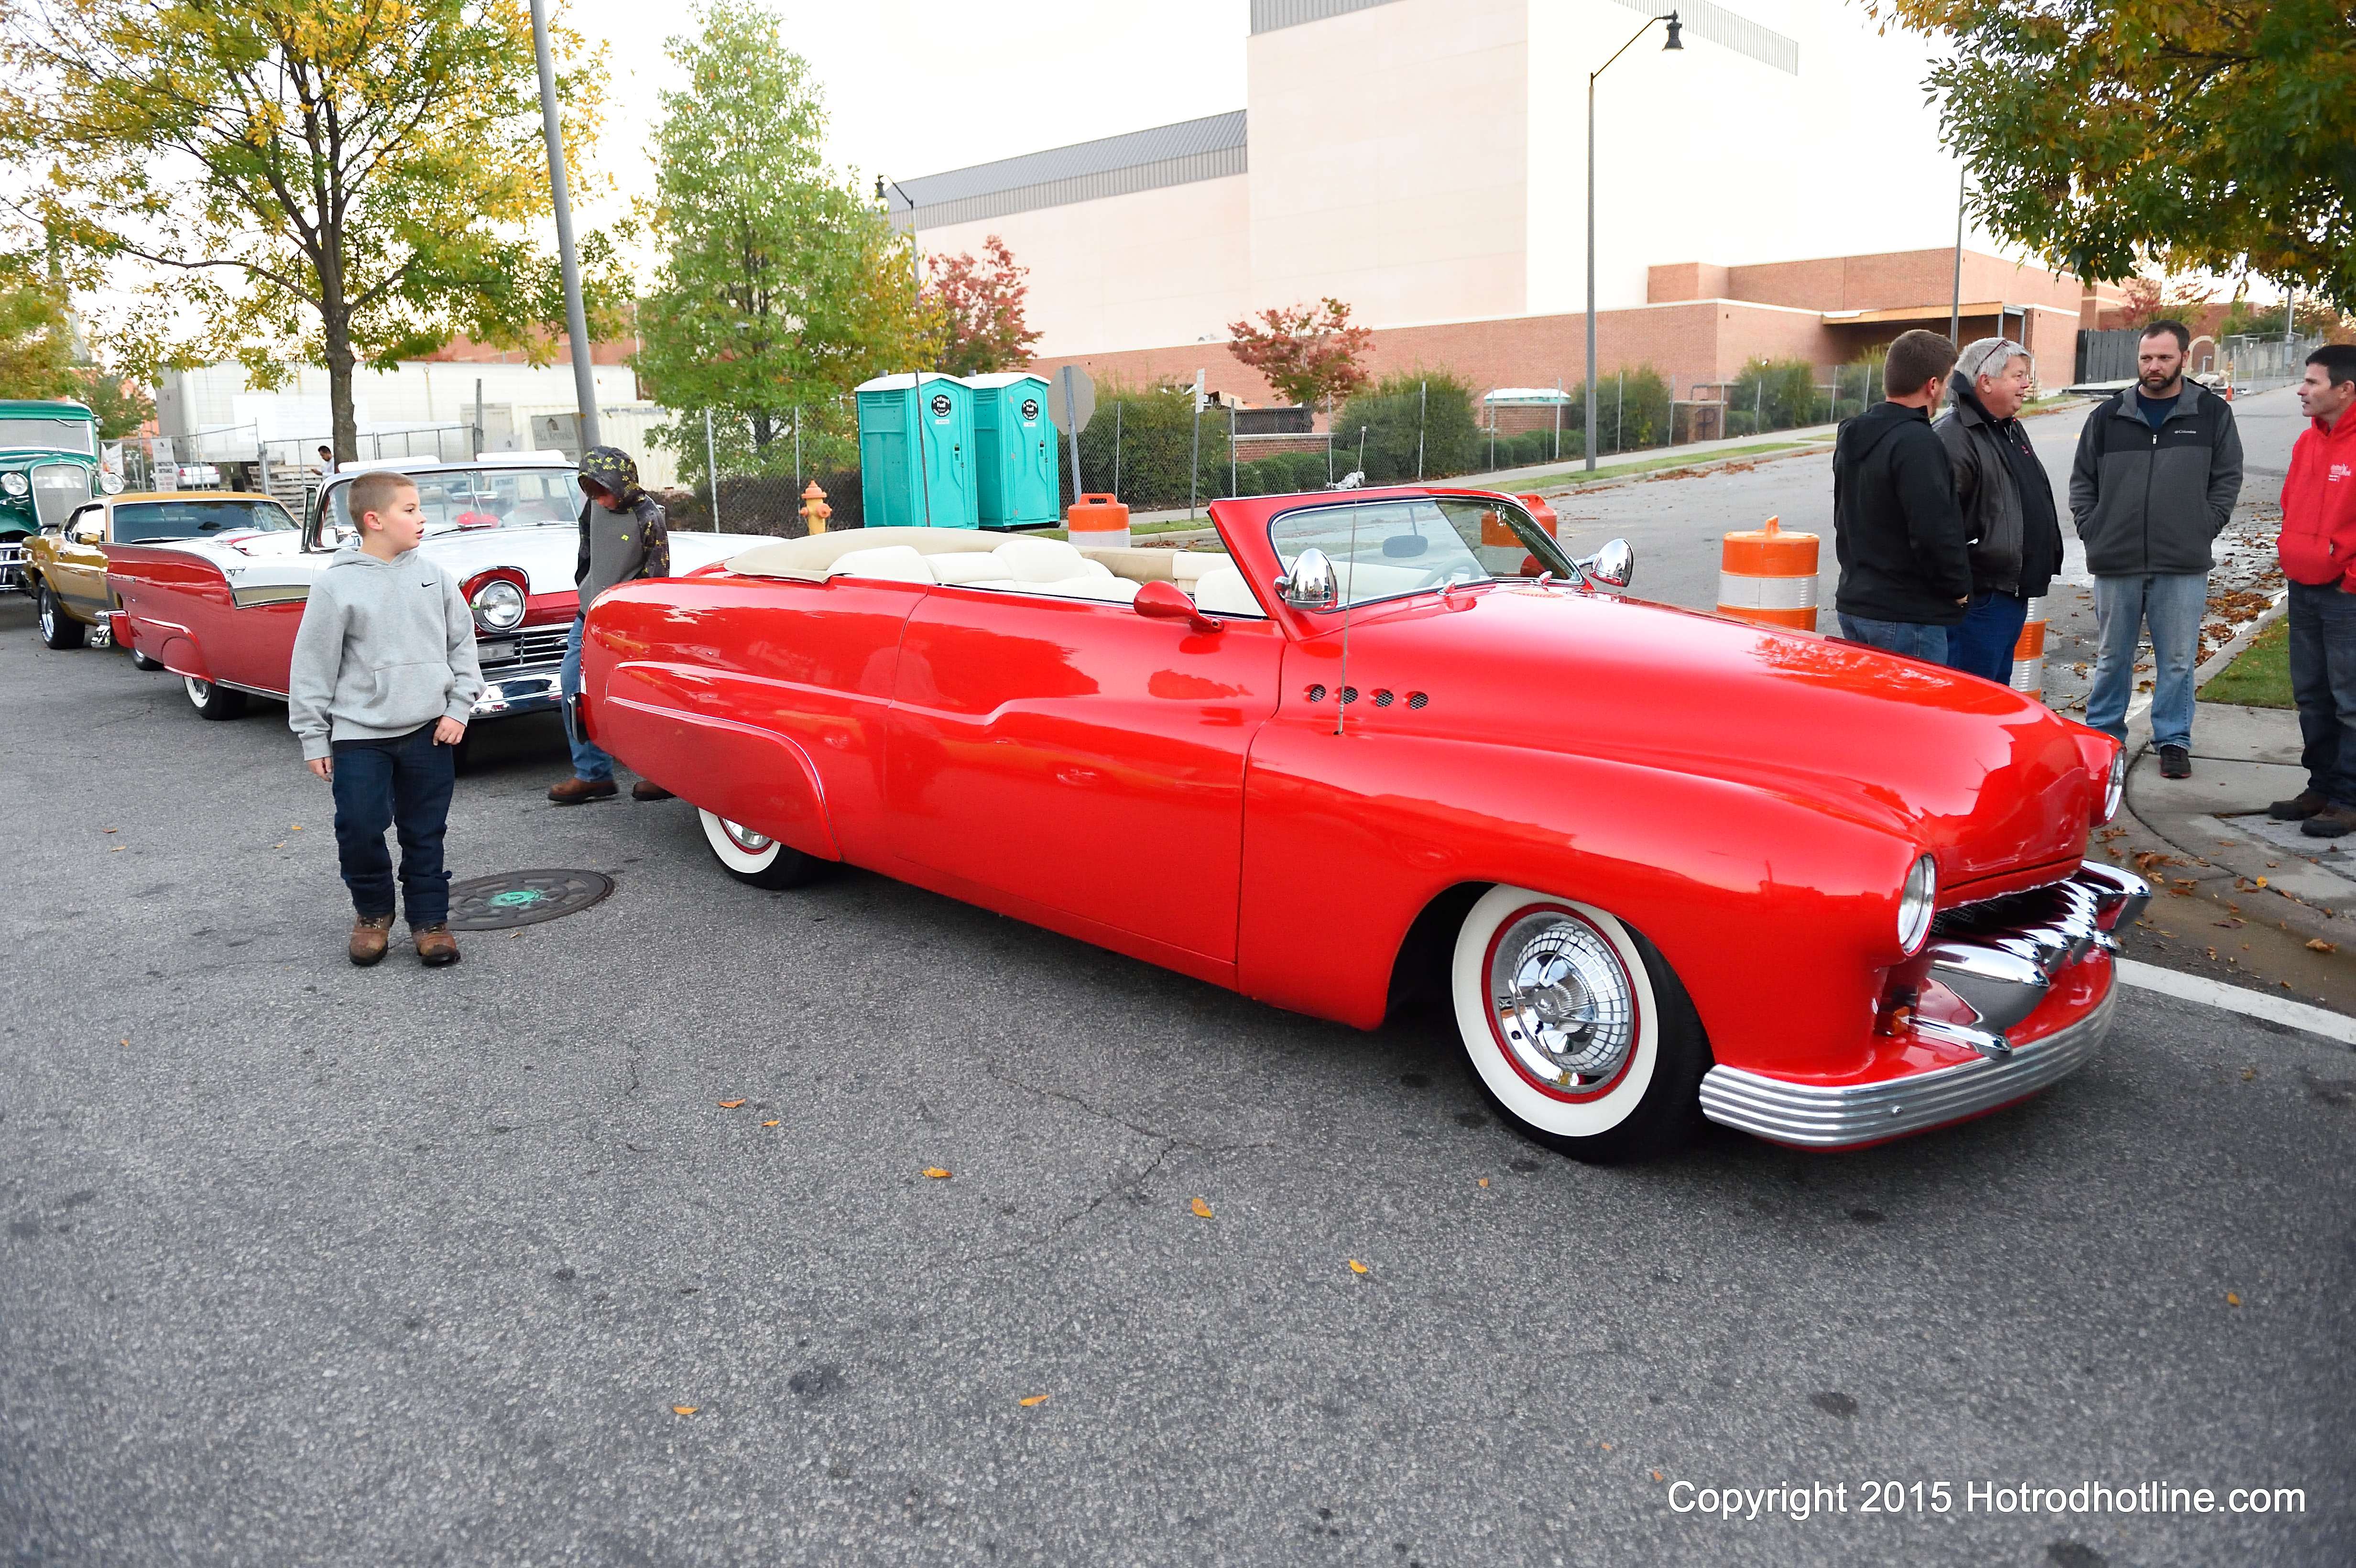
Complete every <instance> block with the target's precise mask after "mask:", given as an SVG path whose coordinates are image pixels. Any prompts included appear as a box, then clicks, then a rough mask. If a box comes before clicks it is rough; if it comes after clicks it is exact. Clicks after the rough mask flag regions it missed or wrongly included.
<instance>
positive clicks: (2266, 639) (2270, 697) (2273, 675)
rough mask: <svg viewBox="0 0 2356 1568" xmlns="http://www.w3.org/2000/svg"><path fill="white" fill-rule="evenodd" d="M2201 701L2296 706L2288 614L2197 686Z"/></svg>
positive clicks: (2241, 704)
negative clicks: (2291, 681) (2291, 676)
mask: <svg viewBox="0 0 2356 1568" xmlns="http://www.w3.org/2000/svg"><path fill="white" fill-rule="evenodd" d="M2201 701H2203V702H2232V703H2237V704H2239V705H2240V706H2242V707H2244V708H2296V707H2297V706H2298V705H2297V703H2295V702H2293V701H2292V700H2291V697H2290V617H2288V616H2287V615H2286V616H2284V617H2283V618H2282V619H2281V620H2278V621H2276V623H2275V624H2273V625H2271V626H2268V627H2267V628H2266V629H2265V631H2263V632H2260V633H2259V634H2258V635H2257V637H2256V638H2255V639H2254V641H2253V642H2252V643H2251V644H2250V645H2249V646H2248V647H2246V648H2244V649H2243V650H2242V651H2241V652H2240V653H2238V654H2236V655H2234V656H2233V663H2232V664H2229V665H2227V666H2226V667H2224V668H2223V669H2221V670H2219V671H2218V672H2217V673H2216V674H2215V675H2213V676H2211V677H2210V679H2209V683H2208V684H2207V685H2206V686H2203V687H2202V688H2201Z"/></svg>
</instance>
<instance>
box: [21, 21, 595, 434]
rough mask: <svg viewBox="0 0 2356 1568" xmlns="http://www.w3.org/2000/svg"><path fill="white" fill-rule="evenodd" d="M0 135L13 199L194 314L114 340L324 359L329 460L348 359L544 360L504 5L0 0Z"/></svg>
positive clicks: (539, 273) (527, 77)
mask: <svg viewBox="0 0 2356 1568" xmlns="http://www.w3.org/2000/svg"><path fill="white" fill-rule="evenodd" d="M579 86H580V79H579V77H578V76H577V75H571V76H568V77H567V78H566V79H565V80H564V82H563V91H564V95H565V98H566V101H567V102H568V103H569V104H570V105H571V108H570V112H569V114H568V120H567V135H566V143H567V145H568V147H569V148H573V149H577V148H580V147H582V146H584V145H585V144H587V142H588V140H589V137H590V135H591V133H592V132H593V128H594V115H593V113H592V110H593V105H592V103H591V102H590V101H588V100H587V98H586V96H585V95H584V94H582V93H581V92H579V91H578V88H579ZM0 155H5V156H7V157H8V158H9V160H10V161H11V162H13V163H14V164H15V165H16V166H17V168H18V169H19V170H20V171H23V172H24V173H26V174H27V175H29V176H33V178H31V179H30V180H27V181H24V182H19V188H25V189H27V191H28V194H27V195H26V196H25V197H21V198H16V199H17V202H18V206H19V211H20V213H21V215H22V216H23V217H25V218H27V219H34V220H37V221H39V222H42V223H45V224H46V225H47V226H48V229H49V230H50V232H51V233H52V234H54V235H56V236H59V237H60V238H61V239H62V240H65V241H67V242H68V243H70V244H73V245H75V246H78V247H79V248H80V250H81V251H84V252H85V253H87V254H91V255H94V256H96V257H99V258H102V259H105V260H108V261H116V262H125V261H127V262H130V263H133V264H134V265H140V266H143V267H144V268H145V270H146V271H147V273H148V276H149V278H150V280H151V282H150V285H149V286H150V289H151V292H152V293H155V295H156V296H157V298H158V299H159V301H160V303H161V304H164V306H165V307H166V310H165V313H164V315H165V319H166V320H167V321H173V322H176V323H179V324H182V325H186V326H187V327H189V328H191V329H192V330H191V331H190V332H189V333H188V335H187V336H185V337H183V338H182V339H181V340H180V341H178V342H177V343H174V344H165V343H158V342H155V341H153V340H152V339H151V340H147V341H145V342H142V343H140V344H139V345H137V346H136V347H137V348H138V349H139V351H140V352H139V354H138V356H137V357H139V358H141V359H144V360H145V361H147V362H148V364H149V365H153V364H155V363H161V362H166V361H169V362H177V363H188V362H192V361H193V362H202V361H204V360H208V359H212V358H225V357H234V358H236V359H238V360H240V361H241V362H242V363H243V364H244V365H245V366H246V368H247V369H248V371H249V372H250V373H251V374H252V375H253V376H254V377H255V379H256V380H257V381H259V382H260V383H262V384H263V385H268V384H271V383H272V382H273V381H274V380H276V379H280V378H282V377H283V376H284V373H285V367H286V365H287V364H288V363H289V362H290V361H297V360H299V361H307V362H310V363H316V364H319V365H323V366H325V367H326V368H327V379H328V389H329V398H330V402H331V409H332V413H333V417H334V427H335V446H336V452H337V455H338V456H339V457H344V458H349V457H351V456H353V455H354V454H355V446H356V433H357V432H356V428H355V421H354V418H353V411H352V374H353V370H354V368H355V367H356V366H358V365H359V364H362V363H367V364H371V365H389V364H391V363H392V362H394V361H395V360H398V359H402V358H408V357H416V356H418V355H420V354H423V353H426V352H429V351H431V350H432V349H434V348H436V347H440V346H441V345H442V344H444V343H446V342H447V341H449V339H450V338H451V337H452V336H455V335H456V334H459V333H465V334H466V335H467V336H470V337H474V338H476V339H477V340H480V341H485V342H489V343H494V344H499V345H502V346H509V347H525V348H527V349H530V350H531V351H532V352H534V353H535V354H538V355H545V354H546V353H547V352H548V347H547V346H548V342H549V338H548V335H547V334H546V333H545V332H544V331H542V330H540V328H541V324H543V323H547V322H551V321H558V320H561V319H562V304H561V301H560V295H559V284H558V281H557V278H556V274H555V271H554V268H553V265H552V263H551V262H550V261H549V260H548V258H547V256H546V253H545V251H544V250H543V248H542V247H541V246H540V245H538V244H536V243H535V242H534V237H535V228H536V224H537V221H538V220H539V219H541V217H542V215H544V214H545V213H547V212H548V210H549V196H548V164H547V156H546V153H545V151H544V150H543V147H542V144H541V139H540V116H539V103H538V76H537V67H536V61H535V58H534V52H533V48H532V37H531V23H530V15H529V13H528V12H527V11H526V9H525V6H524V5H523V4H522V3H521V0H372V3H368V4H358V3H338V0H0ZM602 255H603V252H602V251H592V252H591V260H592V261H593V262H594V261H597V260H598V259H600V257H601V256H602Z"/></svg>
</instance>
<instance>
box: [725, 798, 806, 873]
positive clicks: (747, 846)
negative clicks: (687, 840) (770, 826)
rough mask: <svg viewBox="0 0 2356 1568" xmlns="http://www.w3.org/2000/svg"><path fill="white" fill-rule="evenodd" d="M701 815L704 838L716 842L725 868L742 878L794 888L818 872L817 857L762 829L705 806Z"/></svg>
mask: <svg viewBox="0 0 2356 1568" xmlns="http://www.w3.org/2000/svg"><path fill="white" fill-rule="evenodd" d="M697 815H698V816H701V818H702V819H703V837H704V842H706V843H708V844H710V845H711V846H712V854H713V855H715V856H717V857H718V858H719V860H720V864H721V866H722V867H723V869H725V870H726V871H727V873H728V874H729V875H730V876H732V877H734V878H735V879H736V880H738V881H740V882H750V883H751V884H752V885H753V886H755V887H756V888H790V887H795V886H798V884H800V883H803V882H806V881H809V880H810V878H811V877H812V876H814V875H815V874H816V873H817V870H818V863H817V862H816V861H815V860H813V859H810V858H809V856H808V855H805V854H803V853H802V852H801V851H800V850H798V849H790V848H787V847H786V846H785V845H783V844H780V843H778V842H777V841H776V839H774V838H772V837H769V836H768V835H767V834H766V833H763V832H760V831H759V830H758V829H755V828H751V827H745V826H744V825H743V824H742V823H737V822H731V821H729V820H728V819H727V818H726V817H724V816H720V815H718V814H717V813H715V812H710V811H703V810H701V808H699V809H698V811H697Z"/></svg>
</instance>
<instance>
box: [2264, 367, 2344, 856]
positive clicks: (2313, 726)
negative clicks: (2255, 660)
mask: <svg viewBox="0 0 2356 1568" xmlns="http://www.w3.org/2000/svg"><path fill="white" fill-rule="evenodd" d="M2298 406H2299V407H2300V408H2301V409H2303V410H2305V411H2307V416H2308V419H2309V420H2311V421H2314V422H2313V423H2312V424H2310V425H2308V428H2307V429H2306V430H2305V431H2304V432H2301V433H2300V435H2299V438H2298V443H2297V445H2295V446H2293V447H2292V448H2291V449H2290V475H2289V476H2288V477H2287V478H2286V479H2284V481H2283V492H2282V513H2283V518H2282V535H2281V537H2280V538H2279V539H2276V541H2275V549H2276V552H2277V553H2278V554H2279V555H2280V556H2281V558H2282V569H2283V575H2284V576H2285V577H2287V578H2289V579H2290V690H2291V697H2292V699H2293V700H2294V701H2296V702H2297V704H2298V728H2299V733H2300V735H2301V736H2302V737H2304V738H2305V740H2306V741H2307V751H2306V752H2305V754H2304V755H2303V756H2301V758H2300V759H2299V760H2300V761H2301V762H2303V763H2306V764H2307V789H2306V790H2305V792H2304V793H2302V794H2301V795H2298V796H2297V798H2295V799H2292V800H2278V801H2276V802H2275V803H2274V805H2271V806H2269V807H2268V808H2267V815H2268V816H2273V817H2275V818H2276V820H2278V821H2282V822H2297V823H2298V824H2299V825H2300V826H2299V831H2300V832H2301V833H2304V834H2306V835H2307V836H2308V837H2311V838H2337V837H2340V835H2342V834H2344V833H2348V832H2351V831H2356V419H2351V418H2350V417H2349V410H2350V409H2351V408H2356V344H2348V343H2332V344H2327V345H2325V346H2324V347H2321V348H2319V349H2317V350H2316V351H2315V352H2314V353H2312V354H2310V355H2308V357H2307V377H2306V379H2304V380H2302V381H2300V382H2299V384H2298Z"/></svg>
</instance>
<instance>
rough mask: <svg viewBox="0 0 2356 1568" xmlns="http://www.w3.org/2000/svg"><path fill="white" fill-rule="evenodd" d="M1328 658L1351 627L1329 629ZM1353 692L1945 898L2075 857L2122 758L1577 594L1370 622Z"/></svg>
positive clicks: (1420, 604) (1751, 637)
mask: <svg viewBox="0 0 2356 1568" xmlns="http://www.w3.org/2000/svg"><path fill="white" fill-rule="evenodd" d="M1317 619H1318V621H1319V623H1320V624H1321V628H1322V629H1323V632H1324V635H1322V636H1321V637H1320V638H1318V639H1317V641H1318V643H1319V644H1320V645H1324V644H1327V643H1331V642H1333V641H1335V640H1336V639H1335V637H1334V636H1333V633H1334V632H1336V631H1338V628H1339V622H1340V617H1339V616H1333V615H1327V616H1319V617H1317ZM1349 657H1350V674H1349V681H1350V684H1351V685H1352V686H1355V687H1356V688H1358V689H1359V690H1361V691H1367V692H1371V691H1374V690H1376V689H1377V688H1394V689H1397V690H1400V691H1408V690H1416V691H1422V692H1425V693H1427V694H1428V695H1429V699H1430V701H1429V711H1430V716H1431V717H1432V718H1434V719H1436V720H1440V721H1441V722H1442V723H1444V724H1445V726H1446V728H1447V731H1448V732H1449V733H1451V735H1461V736H1464V737H1466V738H1468V739H1491V740H1494V741H1498V742H1500V743H1502V744H1511V745H1521V746H1537V747H1543V748H1547V749H1552V750H1558V751H1562V752H1575V753H1578V754H1581V755H1590V756H1601V757H1609V758H1612V759H1614V760H1618V761H1622V762H1625V763H1633V764H1636V765H1640V766H1648V767H1656V768H1661V769H1665V770H1668V771H1671V772H1676V773H1696V774H1701V775H1704V776H1710V777H1717V778H1722V779H1725V780H1728V781H1730V782H1732V783H1737V784H1745V785H1749V786H1751V787H1753V788H1758V789H1762V790H1766V791H1769V792H1772V793H1773V794H1777V795H1784V796H1788V797H1791V798H1794V799H1797V800H1803V801H1806V802H1808V803H1811V804H1813V805H1816V806H1817V807H1818V808H1820V809H1824V810H1828V811H1833V812H1836V813H1838V814H1839V815H1841V816H1847V817H1848V818H1851V819H1853V820H1856V821H1858V822H1862V823H1867V824H1869V825H1874V826H1879V827H1886V828H1888V829H1889V830H1890V831H1891V832H1894V833H1898V834H1901V835H1903V836H1906V837H1909V838H1911V839H1912V840H1913V841H1914V842H1916V843H1919V844H1921V845H1922V847H1923V848H1928V849H1930V850H1931V851H1933V853H1934V854H1936V855H1937V856H1938V859H1939V870H1940V882H1941V885H1942V887H1943V888H1947V889H1953V888H1954V887H1956V886H1957V885H1959V884H1962V883H1966V882H1970V881H1973V880H1977V879H1980V878H1984V877H1989V876H1994V875H1997V874H1999V873H2002V872H2005V871H2009V870H2017V869H2022V868H2026V867H2029V866H2037V865H2045V864H2050V863H2052V862H2055V861H2060V860H2074V859H2077V858H2078V857H2079V856H2080V855H2081V854H2082V853H2083V848H2084V841H2085V834H2086V829H2087V827H2089V826H2090V825H2091V824H2092V822H2093V820H2094V816H2095V814H2096V813H2098V812H2099V811H2100V810H2101V806H2102V795H2103V792H2104V785H2105V784H2106V782H2107V778H2106V775H2107V772H2108V768H2109V760H2110V756H2111V753H2112V751H2113V749H2114V748H2113V743H2112V742H2111V741H2110V740H2109V739H2108V738H2107V737H2105V736H2103V735H2101V734H2099V733H2098V732H2097V731H2092V730H2089V729H2087V728H2086V727H2085V726H2083V725H2081V724H2075V723H2072V722H2071V721H2069V720H2064V719H2061V718H2060V717H2058V716H2057V715H2055V714H2054V713H2053V712H2052V711H2051V710H2050V709H2047V708H2046V707H2045V706H2044V705H2043V704H2042V703H2040V702H2037V701H2033V700H2031V699H2028V698H2025V697H2022V696H2021V695H2019V693H2017V692H2013V691H2010V690H2008V689H2007V688H2003V687H2000V686H1997V685H1994V684H1992V683H1990V682H1988V681H1986V680H1982V679H1980V678H1978V677H1975V676H1967V675H1962V674H1959V673H1957V672H1955V671H1953V670H1949V669H1945V668H1942V667H1936V666H1933V665H1927V664H1923V663H1921V662H1919V661H1917V660H1914V659H1910V658H1902V657H1900V656H1896V655H1891V654H1885V653H1881V652H1879V651H1878V650H1876V649H1872V648H1868V647H1863V646H1860V645H1857V644H1853V643H1845V642H1837V641H1834V640H1832V639H1829V638H1825V637H1816V636H1809V635H1803V634H1799V633H1793V632H1777V631H1772V630H1767V629H1764V628H1760V627H1753V626H1749V625H1745V624H1740V623H1739V622H1734V621H1728V620H1722V619H1719V617H1717V616H1713V615H1702V614H1697V613H1690V612H1687V611H1683V610H1673V609H1669V608H1667V607H1665V606H1663V605H1657V604H1649V603H1643V602H1640V601H1631V600H1618V599H1612V598H1610V597H1606V596H1602V595H1595V594H1590V593H1586V592H1580V591H1576V590H1565V589H1552V590H1545V589H1537V588H1534V587H1518V586H1499V587H1494V588H1487V589H1481V590H1475V591H1472V592H1460V593H1458V594H1456V595H1454V596H1453V599H1452V602H1451V603H1447V604H1445V605H1443V603H1442V602H1441V601H1440V600H1439V599H1438V598H1437V597H1436V596H1422V597H1419V598H1417V599H1414V600H1408V601H1403V602H1401V603H1398V604H1396V605H1377V606H1375V607H1374V608H1372V609H1369V610H1363V611H1360V612H1358V613H1355V615H1354V616H1353V618H1352V621H1351V625H1350V649H1349Z"/></svg>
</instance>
